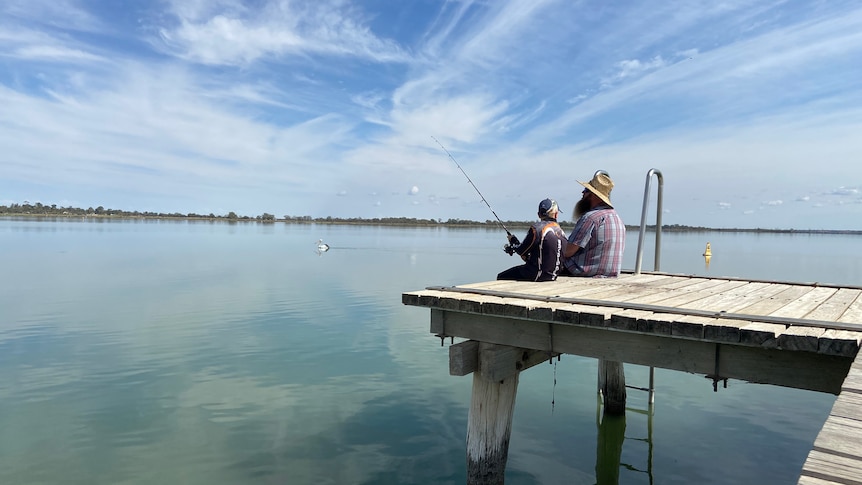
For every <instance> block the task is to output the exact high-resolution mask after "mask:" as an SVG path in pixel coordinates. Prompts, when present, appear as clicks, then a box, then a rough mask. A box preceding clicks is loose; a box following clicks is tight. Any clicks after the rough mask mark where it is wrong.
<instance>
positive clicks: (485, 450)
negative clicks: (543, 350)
mask: <svg viewBox="0 0 862 485" xmlns="http://www.w3.org/2000/svg"><path fill="white" fill-rule="evenodd" d="M518 376H519V374H518V373H514V374H513V375H512V376H510V377H507V378H505V379H503V380H500V381H495V380H489V379H487V378H486V377H485V376H483V375H482V373H481V372H474V373H473V396H472V398H471V400H470V416H469V418H468V419H467V484H468V485H491V484H502V483H503V479H504V474H505V471H506V459H507V458H508V455H509V438H510V436H511V434H512V415H513V412H514V410H515V395H516V394H517V392H518Z"/></svg>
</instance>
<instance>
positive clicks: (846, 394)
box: [829, 390, 862, 420]
mask: <svg viewBox="0 0 862 485" xmlns="http://www.w3.org/2000/svg"><path fill="white" fill-rule="evenodd" d="M833 417H839V418H849V419H856V420H859V419H862V394H859V393H855V392H852V391H845V390H842V391H841V394H840V395H839V396H838V399H836V400H835V404H834V405H832V412H831V413H830V418H829V419H832V418H833Z"/></svg>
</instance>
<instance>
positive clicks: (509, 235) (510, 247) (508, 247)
mask: <svg viewBox="0 0 862 485" xmlns="http://www.w3.org/2000/svg"><path fill="white" fill-rule="evenodd" d="M431 139H432V140H434V141H435V142H437V144H438V145H440V148H442V149H443V151H444V152H446V155H448V156H449V158H450V159H451V160H452V161H453V162H455V165H456V166H457V167H458V170H461V173H463V174H464V176H465V177H467V181H468V182H470V185H472V186H473V189H475V190H476V193H477V194H479V197H481V198H482V202H484V203H485V205H486V206H488V210H490V211H491V214H494V218H496V219H497V223H498V224H500V227H502V228H503V230H504V231H506V238H507V239H508V240H509V244H507V245H505V246H503V251H506V253H507V254H508V255H509V256H511V255H512V254H513V253H514V252H515V246H517V245H518V244H519V242H518V238H517V237H515V236H514V235H513V234H512V233H511V232H509V229H508V228H506V225H505V224H503V221H502V220H500V216H498V215H497V213H496V212H494V209H492V208H491V204H489V203H488V201H487V200H485V196H484V195H482V192H480V191H479V187H476V184H474V183H473V180H471V179H470V176H469V175H467V172H465V171H464V169H463V168H462V167H461V164H460V163H458V160H455V157H453V156H452V154H451V153H449V150H447V149H446V147H444V146H443V144H442V143H440V141H439V140H438V139H437V138H435V137H434V136H433V135H432V136H431ZM513 239H514V242H513Z"/></svg>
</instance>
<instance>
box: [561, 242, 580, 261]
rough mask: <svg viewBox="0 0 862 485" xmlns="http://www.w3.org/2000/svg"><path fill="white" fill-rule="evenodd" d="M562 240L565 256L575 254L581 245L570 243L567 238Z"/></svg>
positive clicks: (569, 256)
mask: <svg viewBox="0 0 862 485" xmlns="http://www.w3.org/2000/svg"><path fill="white" fill-rule="evenodd" d="M564 241H565V242H564V243H563V256H565V257H567V258H571V257H572V256H574V255H575V253H576V252H578V249H581V247H580V246H578V245H577V244H574V243H570V242H569V241H568V240H564Z"/></svg>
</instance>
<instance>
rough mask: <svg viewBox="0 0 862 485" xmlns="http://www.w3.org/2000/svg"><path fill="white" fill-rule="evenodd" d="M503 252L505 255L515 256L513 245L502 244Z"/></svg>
mask: <svg viewBox="0 0 862 485" xmlns="http://www.w3.org/2000/svg"><path fill="white" fill-rule="evenodd" d="M503 252H505V253H506V254H508V255H509V256H511V255H513V254H515V246H514V245H513V244H504V245H503Z"/></svg>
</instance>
